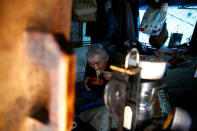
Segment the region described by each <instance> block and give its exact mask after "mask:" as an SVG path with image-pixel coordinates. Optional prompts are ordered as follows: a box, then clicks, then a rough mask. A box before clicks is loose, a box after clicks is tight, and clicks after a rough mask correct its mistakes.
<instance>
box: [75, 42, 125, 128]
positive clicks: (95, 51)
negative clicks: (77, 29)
mask: <svg viewBox="0 0 197 131" xmlns="http://www.w3.org/2000/svg"><path fill="white" fill-rule="evenodd" d="M110 56H111V55H110ZM110 56H109V54H108V53H107V52H106V50H105V49H104V47H103V46H102V45H100V44H94V45H91V46H90V47H89V49H88V52H87V65H86V72H85V77H84V83H83V85H77V88H76V114H78V116H79V118H80V119H81V120H82V121H83V122H86V123H88V124H90V125H92V126H93V127H94V128H96V130H102V131H105V130H106V129H107V127H108V122H106V121H108V117H109V111H108V110H107V109H106V107H105V106H104V99H103V95H104V87H105V85H106V84H107V82H108V81H109V80H110V79H111V77H112V72H111V70H110V69H109V66H110V65H117V63H119V62H117V60H118V57H117V55H114V54H113V56H114V57H115V58H116V59H115V61H112V57H110ZM119 64H121V63H119ZM92 78H96V79H99V81H102V86H99V88H97V89H96V90H95V89H94V88H92V87H91V86H90V85H89V84H88V81H89V80H91V79H92ZM93 80H95V79H93ZM96 81H97V80H96Z"/></svg>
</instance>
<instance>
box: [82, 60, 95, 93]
mask: <svg viewBox="0 0 197 131" xmlns="http://www.w3.org/2000/svg"><path fill="white" fill-rule="evenodd" d="M94 75H95V71H94V69H92V68H91V67H90V66H89V64H88V63H87V64H86V70H85V76H84V86H85V88H86V90H87V91H91V89H90V88H88V85H87V82H88V79H89V78H90V77H92V76H94Z"/></svg>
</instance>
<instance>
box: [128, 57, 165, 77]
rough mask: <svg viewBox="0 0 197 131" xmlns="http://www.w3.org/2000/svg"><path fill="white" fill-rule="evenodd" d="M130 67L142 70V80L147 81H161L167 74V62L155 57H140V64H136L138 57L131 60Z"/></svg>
mask: <svg viewBox="0 0 197 131" xmlns="http://www.w3.org/2000/svg"><path fill="white" fill-rule="evenodd" d="M128 64H129V65H131V66H136V64H138V66H139V67H140V68H142V70H141V78H142V79H147V80H158V79H161V78H162V77H163V75H164V73H165V69H166V62H165V61H164V60H162V59H159V58H157V57H155V56H146V55H140V60H139V63H137V62H136V55H133V56H131V57H130V58H129V62H128Z"/></svg>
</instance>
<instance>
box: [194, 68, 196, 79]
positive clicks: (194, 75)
mask: <svg viewBox="0 0 197 131" xmlns="http://www.w3.org/2000/svg"><path fill="white" fill-rule="evenodd" d="M194 77H195V78H197V69H196V71H195V73H194Z"/></svg>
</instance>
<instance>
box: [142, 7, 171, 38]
mask: <svg viewBox="0 0 197 131" xmlns="http://www.w3.org/2000/svg"><path fill="white" fill-rule="evenodd" d="M167 8H168V3H163V4H162V6H161V8H159V9H153V8H152V7H151V6H150V5H149V6H148V8H147V9H146V12H145V13H144V16H143V19H142V22H141V24H140V29H139V30H140V31H142V32H144V33H147V34H151V35H154V36H157V35H159V34H160V32H161V30H162V27H163V25H164V22H165V20H166V14H167Z"/></svg>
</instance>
